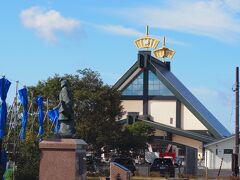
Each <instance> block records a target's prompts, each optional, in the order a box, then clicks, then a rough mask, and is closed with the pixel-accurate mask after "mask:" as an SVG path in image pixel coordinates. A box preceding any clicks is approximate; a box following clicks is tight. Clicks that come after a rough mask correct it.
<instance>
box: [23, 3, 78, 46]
mask: <svg viewBox="0 0 240 180" xmlns="http://www.w3.org/2000/svg"><path fill="white" fill-rule="evenodd" d="M20 18H21V22H22V24H23V25H24V26H25V27H26V28H29V29H32V30H34V31H35V32H36V33H37V34H38V35H39V36H40V37H42V38H43V39H45V40H47V41H49V42H57V40H58V38H57V35H56V33H58V32H63V33H71V32H73V31H74V30H75V29H77V28H78V27H79V25H80V22H79V21H78V20H75V19H73V18H66V17H64V16H62V15H61V14H60V13H59V12H58V11H56V10H45V9H43V8H40V7H31V8H29V9H25V10H23V11H22V12H21V14H20Z"/></svg>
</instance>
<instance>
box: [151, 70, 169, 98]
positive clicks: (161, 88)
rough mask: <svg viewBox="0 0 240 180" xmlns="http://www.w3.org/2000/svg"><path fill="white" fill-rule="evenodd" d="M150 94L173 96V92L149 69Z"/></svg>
mask: <svg viewBox="0 0 240 180" xmlns="http://www.w3.org/2000/svg"><path fill="white" fill-rule="evenodd" d="M148 77H149V78H148V95H150V96H173V94H172V92H171V91H170V90H169V89H168V88H167V87H166V86H165V85H164V84H163V83H162V82H161V81H160V80H159V79H158V77H157V76H156V75H155V74H153V72H152V71H149V76H148Z"/></svg>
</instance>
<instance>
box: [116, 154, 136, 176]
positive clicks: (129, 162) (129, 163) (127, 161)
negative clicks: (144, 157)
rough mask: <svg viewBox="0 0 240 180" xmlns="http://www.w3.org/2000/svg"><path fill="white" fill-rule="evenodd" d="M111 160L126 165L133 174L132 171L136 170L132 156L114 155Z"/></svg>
mask: <svg viewBox="0 0 240 180" xmlns="http://www.w3.org/2000/svg"><path fill="white" fill-rule="evenodd" d="M112 162H115V163H118V164H121V165H122V166H124V167H126V168H127V169H129V170H130V171H131V172H132V173H133V175H134V172H135V171H136V167H135V164H134V161H133V159H132V158H128V157H116V158H114V159H113V160H112Z"/></svg>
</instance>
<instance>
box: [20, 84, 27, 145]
mask: <svg viewBox="0 0 240 180" xmlns="http://www.w3.org/2000/svg"><path fill="white" fill-rule="evenodd" d="M18 94H19V97H20V102H21V104H22V106H23V112H22V128H21V132H20V137H19V139H20V140H21V141H22V140H24V139H25V137H26V128H27V122H28V109H27V107H28V93H27V88H25V87H24V88H23V89H20V90H19V91H18Z"/></svg>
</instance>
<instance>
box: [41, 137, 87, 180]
mask: <svg viewBox="0 0 240 180" xmlns="http://www.w3.org/2000/svg"><path fill="white" fill-rule="evenodd" d="M86 146H87V144H86V142H85V141H83V140H81V139H48V140H44V141H42V142H41V143H40V144H39V148H40V150H41V160H40V172H39V179H40V180H53V179H54V180H67V179H71V180H85V179H86V165H85V156H86Z"/></svg>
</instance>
